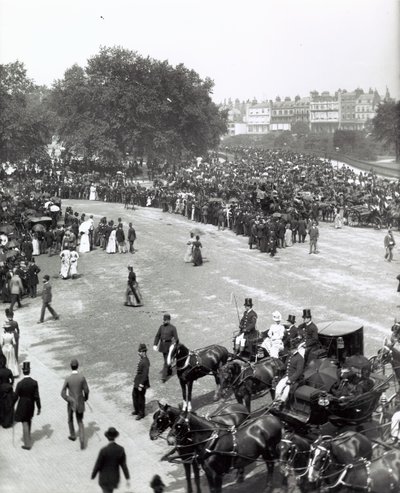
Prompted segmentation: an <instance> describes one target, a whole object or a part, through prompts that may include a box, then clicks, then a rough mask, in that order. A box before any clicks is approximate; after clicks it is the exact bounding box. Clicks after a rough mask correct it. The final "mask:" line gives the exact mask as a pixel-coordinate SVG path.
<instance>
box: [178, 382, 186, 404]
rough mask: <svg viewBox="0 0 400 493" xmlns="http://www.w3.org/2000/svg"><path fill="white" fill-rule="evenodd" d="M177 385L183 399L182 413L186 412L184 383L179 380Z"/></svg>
mask: <svg viewBox="0 0 400 493" xmlns="http://www.w3.org/2000/svg"><path fill="white" fill-rule="evenodd" d="M179 383H180V385H181V389H182V399H183V405H182V411H186V410H187V402H186V383H185V382H184V381H183V380H181V379H179Z"/></svg>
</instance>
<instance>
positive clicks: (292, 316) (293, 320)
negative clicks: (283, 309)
mask: <svg viewBox="0 0 400 493" xmlns="http://www.w3.org/2000/svg"><path fill="white" fill-rule="evenodd" d="M287 321H288V322H289V323H290V324H295V323H296V317H295V316H294V315H288V318H287Z"/></svg>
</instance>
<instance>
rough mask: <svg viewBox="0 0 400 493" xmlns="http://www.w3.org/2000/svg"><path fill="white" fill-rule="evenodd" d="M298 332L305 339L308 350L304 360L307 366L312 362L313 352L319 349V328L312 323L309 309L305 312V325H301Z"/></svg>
mask: <svg viewBox="0 0 400 493" xmlns="http://www.w3.org/2000/svg"><path fill="white" fill-rule="evenodd" d="M298 330H299V334H301V335H302V337H303V339H304V345H305V348H306V352H305V356H304V359H305V364H306V365H307V364H308V363H309V362H310V360H311V357H312V351H314V350H315V349H318V347H319V340H318V327H317V326H316V325H315V323H314V322H313V321H312V317H311V310H310V309H309V308H305V309H304V310H303V323H302V324H300V325H299V327H298Z"/></svg>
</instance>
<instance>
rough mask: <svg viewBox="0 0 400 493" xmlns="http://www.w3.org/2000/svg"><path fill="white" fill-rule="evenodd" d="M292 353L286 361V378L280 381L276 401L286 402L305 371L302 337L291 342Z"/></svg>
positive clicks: (276, 391) (277, 386)
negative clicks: (292, 387)
mask: <svg viewBox="0 0 400 493" xmlns="http://www.w3.org/2000/svg"><path fill="white" fill-rule="evenodd" d="M290 348H291V352H290V354H289V357H288V359H287V361H286V372H285V376H284V377H283V378H281V379H280V380H279V382H278V383H277V385H276V390H275V400H276V401H277V402H278V403H282V402H286V401H287V398H288V397H289V392H290V389H291V386H292V385H294V384H296V383H298V381H299V380H300V378H301V377H302V375H303V371H304V352H305V349H304V343H303V342H302V339H301V337H295V338H294V339H292V340H291V342H290Z"/></svg>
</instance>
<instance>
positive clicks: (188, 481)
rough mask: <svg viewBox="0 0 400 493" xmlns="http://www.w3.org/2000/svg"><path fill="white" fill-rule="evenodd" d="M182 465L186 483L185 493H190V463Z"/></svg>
mask: <svg viewBox="0 0 400 493" xmlns="http://www.w3.org/2000/svg"><path fill="white" fill-rule="evenodd" d="M183 467H184V468H185V476H186V483H187V493H192V492H193V489H192V480H191V477H190V464H189V463H186V462H185V463H184V464H183Z"/></svg>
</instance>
